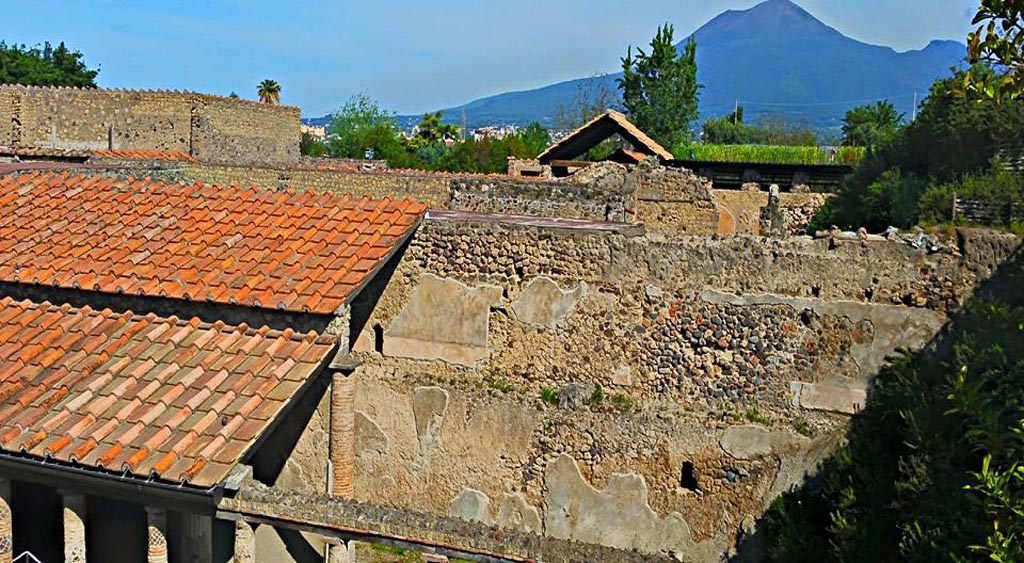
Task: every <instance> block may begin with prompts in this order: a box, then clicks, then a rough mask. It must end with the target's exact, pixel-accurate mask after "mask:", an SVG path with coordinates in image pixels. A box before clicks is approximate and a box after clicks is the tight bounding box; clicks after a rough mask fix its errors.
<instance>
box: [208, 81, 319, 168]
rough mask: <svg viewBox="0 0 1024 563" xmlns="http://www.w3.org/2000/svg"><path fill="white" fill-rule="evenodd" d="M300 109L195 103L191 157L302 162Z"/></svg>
mask: <svg viewBox="0 0 1024 563" xmlns="http://www.w3.org/2000/svg"><path fill="white" fill-rule="evenodd" d="M299 117H300V116H299V108H297V107H293V106H278V105H270V104H256V103H252V102H240V101H239V100H235V99H231V98H218V97H214V96H195V97H194V98H193V99H192V116H191V126H192V154H193V156H195V157H196V158H197V159H199V160H200V161H204V162H229V163H239V162H294V161H297V160H298V158H299V138H300V136H301V134H300V132H299V125H300V123H299Z"/></svg>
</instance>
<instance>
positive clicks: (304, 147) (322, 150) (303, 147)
mask: <svg viewBox="0 0 1024 563" xmlns="http://www.w3.org/2000/svg"><path fill="white" fill-rule="evenodd" d="M299 153H300V154H302V155H304V156H324V155H325V154H327V147H326V146H325V145H324V143H323V141H320V140H319V139H316V138H314V137H313V135H310V134H309V133H306V132H303V133H302V137H301V138H300V139H299Z"/></svg>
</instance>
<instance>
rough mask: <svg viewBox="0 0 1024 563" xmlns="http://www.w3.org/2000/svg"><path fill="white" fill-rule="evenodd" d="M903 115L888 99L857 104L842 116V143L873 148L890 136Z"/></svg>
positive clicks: (849, 145) (897, 127)
mask: <svg viewBox="0 0 1024 563" xmlns="http://www.w3.org/2000/svg"><path fill="white" fill-rule="evenodd" d="M903 118H904V115H903V114H901V113H899V112H898V111H896V106H894V105H892V103H891V102H889V101H888V100H885V101H880V102H876V103H875V104H873V105H865V106H859V107H855V108H853V109H851V110H850V111H848V112H846V116H845V117H843V144H844V145H846V146H848V147H868V148H873V147H876V146H878V144H879V143H881V142H882V141H885V140H886V139H890V138H892V136H893V135H895V134H896V130H897V129H899V126H900V124H901V123H903Z"/></svg>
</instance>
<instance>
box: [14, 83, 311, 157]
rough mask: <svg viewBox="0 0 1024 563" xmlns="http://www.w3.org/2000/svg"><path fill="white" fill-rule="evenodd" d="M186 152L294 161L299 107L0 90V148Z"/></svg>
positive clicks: (151, 94) (163, 94) (164, 95)
mask: <svg viewBox="0 0 1024 563" xmlns="http://www.w3.org/2000/svg"><path fill="white" fill-rule="evenodd" d="M4 145H17V146H19V147H47V148H60V149H74V150H96V149H107V148H114V149H143V150H145V149H148V150H159V151H182V152H190V153H191V154H193V156H196V157H197V158H199V159H201V160H207V161H211V162H233V163H278V162H294V161H297V160H298V158H299V110H298V108H295V107H290V106H273V105H267V104H260V103H256V102H249V101H244V100H237V99H230V98H220V97H217V96H207V95H203V94H195V93H190V92H170V91H143V90H100V89H82V88H46V87H24V86H0V146H4Z"/></svg>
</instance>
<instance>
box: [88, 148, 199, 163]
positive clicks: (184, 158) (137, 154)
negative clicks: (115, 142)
mask: <svg viewBox="0 0 1024 563" xmlns="http://www.w3.org/2000/svg"><path fill="white" fill-rule="evenodd" d="M92 156H93V157H95V158H116V159H121V160H169V161H174V162H195V161H196V159H195V158H194V157H193V156H192V155H190V154H189V153H187V152H184V151H155V150H131V149H115V150H96V151H92Z"/></svg>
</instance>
